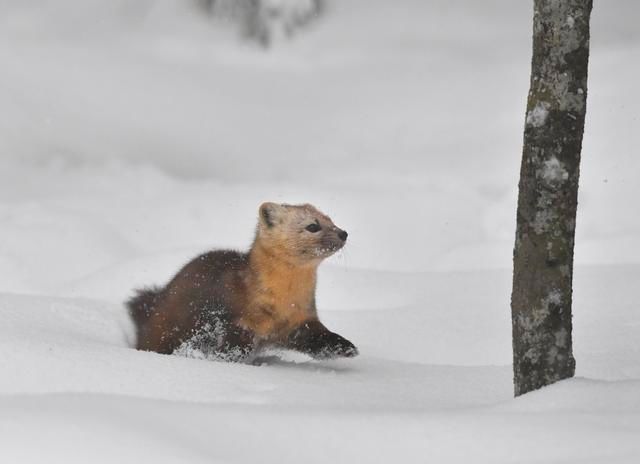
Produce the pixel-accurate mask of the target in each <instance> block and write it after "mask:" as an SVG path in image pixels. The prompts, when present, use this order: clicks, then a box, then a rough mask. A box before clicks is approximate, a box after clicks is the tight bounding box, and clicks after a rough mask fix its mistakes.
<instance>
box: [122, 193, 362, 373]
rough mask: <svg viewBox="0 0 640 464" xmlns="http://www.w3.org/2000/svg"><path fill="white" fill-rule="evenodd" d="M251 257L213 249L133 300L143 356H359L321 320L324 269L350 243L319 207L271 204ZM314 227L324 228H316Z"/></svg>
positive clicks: (261, 215) (261, 217)
mask: <svg viewBox="0 0 640 464" xmlns="http://www.w3.org/2000/svg"><path fill="white" fill-rule="evenodd" d="M258 218H259V220H258V226H257V228H256V237H255V240H254V242H253V245H252V246H251V249H250V250H249V252H247V253H241V252H237V251H230V250H216V251H210V252H208V253H205V254H203V255H200V256H198V257H196V258H195V259H193V260H192V261H191V262H189V263H188V264H187V265H186V266H184V267H183V268H182V269H181V270H180V271H179V272H178V273H177V274H176V276H175V277H174V278H173V279H171V281H170V282H169V283H168V284H167V285H166V286H165V287H162V288H159V287H154V288H146V289H142V290H138V291H137V294H136V295H135V296H134V297H133V298H131V299H130V300H129V301H128V302H127V306H128V308H129V312H130V314H131V317H132V319H133V321H134V323H135V325H136V329H137V343H136V347H137V348H138V349H140V350H147V351H156V352H158V353H165V354H170V353H173V352H174V351H175V350H176V349H178V348H180V347H182V346H188V347H189V348H193V349H198V350H201V351H202V352H204V353H205V354H208V355H213V356H215V357H217V358H219V359H223V360H228V361H247V360H249V359H251V358H252V357H253V356H254V355H255V354H256V353H257V351H258V350H260V349H262V348H265V347H268V346H277V347H282V348H288V349H293V350H297V351H301V352H303V353H307V354H309V355H310V356H313V357H315V358H335V357H353V356H356V355H357V354H358V350H357V349H356V347H355V346H354V345H353V344H352V343H351V342H350V341H348V340H347V339H345V338H343V337H342V336H340V335H338V334H336V333H333V332H331V331H329V330H328V329H327V328H326V327H325V326H324V325H323V324H322V323H321V322H320V320H319V319H318V315H317V308H316V299H315V291H316V281H317V268H318V266H319V265H320V263H321V262H322V261H323V260H324V259H325V258H327V257H329V256H331V255H332V254H334V253H335V252H336V251H338V250H339V249H341V248H342V247H343V246H344V244H345V243H346V239H347V233H346V231H344V230H342V229H340V228H338V227H337V226H336V225H335V224H334V223H333V222H332V221H331V219H330V218H329V217H328V216H326V215H324V214H323V213H321V212H320V211H318V210H317V209H316V208H315V207H313V206H311V205H308V204H305V205H286V204H276V203H264V204H263V205H261V206H260V210H259V214H258ZM310 224H317V225H319V226H320V228H319V229H318V228H317V227H309V225H310Z"/></svg>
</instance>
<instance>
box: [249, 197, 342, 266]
mask: <svg viewBox="0 0 640 464" xmlns="http://www.w3.org/2000/svg"><path fill="white" fill-rule="evenodd" d="M259 216H260V217H259V221H258V240H259V241H260V243H261V245H262V246H264V247H266V248H268V249H270V250H272V251H274V252H275V254H277V255H278V256H283V257H285V258H288V259H289V260H290V261H293V262H295V263H298V264H304V263H310V264H311V263H319V262H320V261H322V260H323V259H325V258H328V257H329V256H331V255H332V254H334V253H335V252H336V251H338V250H340V249H341V248H342V247H343V246H344V245H345V243H346V241H347V232H346V231H344V230H342V229H340V228H339V227H337V226H336V225H335V224H334V223H333V221H332V220H331V218H330V217H329V216H327V215H326V214H323V213H322V212H320V211H319V210H318V209H316V208H315V207H314V206H312V205H309V204H304V205H287V204H277V203H263V204H262V205H261V206H260V210H259Z"/></svg>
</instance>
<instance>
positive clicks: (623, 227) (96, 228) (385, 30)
mask: <svg viewBox="0 0 640 464" xmlns="http://www.w3.org/2000/svg"><path fill="white" fill-rule="evenodd" d="M529 3H530V2H528V1H527V2H525V1H523V2H512V1H508V0H489V1H484V2H476V1H471V0H465V1H463V0H457V1H444V0H438V1H431V2H424V1H419V0H401V1H395V2H389V1H386V2H383V1H382V0H375V1H374V0H366V1H365V0H349V1H347V0H341V1H334V2H330V3H329V5H330V8H329V10H328V11H327V14H326V16H325V17H324V18H322V19H320V20H319V21H317V22H315V23H314V25H313V27H312V28H311V29H310V30H308V31H307V32H305V33H303V34H300V35H299V36H297V37H296V38H295V40H294V41H292V42H290V43H281V44H278V46H277V47H276V48H274V49H273V50H271V51H269V52H266V53H265V52H264V51H262V50H259V49H258V48H256V47H252V46H250V45H247V44H243V43H241V42H239V41H238V39H237V38H236V37H235V35H234V33H233V31H232V28H231V26H229V25H224V24H220V23H213V24H212V23H211V22H210V21H209V20H207V19H206V18H204V17H202V16H201V15H200V14H199V13H198V12H197V11H196V10H194V9H192V8H191V7H189V6H188V3H186V2H175V1H171V0H137V1H136V2H135V5H134V2H131V1H130V0H128V1H127V0H117V1H111V2H107V1H104V0H84V1H80V0H77V1H71V0H67V2H65V3H64V7H61V6H60V5H61V4H60V3H59V2H54V1H46V0H38V1H31V2H18V1H4V2H1V1H0V61H1V62H2V63H3V66H2V72H0V107H1V108H2V110H1V111H0V292H2V293H0V316H1V317H2V324H0V353H2V354H1V355H0V461H2V462H11V463H13V462H42V460H43V459H46V460H47V462H64V463H73V462H82V463H86V462H114V461H117V462H140V461H141V460H142V461H147V460H153V461H154V462H158V463H160V462H180V463H182V462H253V461H256V460H258V459H260V460H261V461H264V462H280V463H281V462H298V461H300V460H304V461H308V462H319V463H320V462H321V463H324V462H327V461H328V460H331V461H333V462H354V461H356V462H396V461H398V462H465V463H466V462H487V463H492V464H495V463H502V462H518V463H523V462H545V463H547V462H576V463H583V462H602V463H616V462H620V463H635V462H638V460H640V444H638V441H637V436H639V435H640V337H639V336H638V335H639V332H640V311H638V292H637V282H638V281H639V280H640V216H639V215H638V214H636V211H635V210H636V209H637V208H634V200H635V199H636V198H638V197H639V194H640V183H638V182H637V179H638V178H639V177H640V161H639V160H638V159H637V156H636V155H637V153H638V147H640V140H639V139H638V137H639V136H638V134H639V131H638V130H637V126H638V116H637V111H636V108H637V107H638V106H639V105H638V103H640V102H638V99H639V97H638V93H637V91H636V89H635V87H636V86H637V82H639V81H640V75H639V72H640V66H638V63H637V56H638V53H639V52H640V34H638V32H637V28H636V24H635V23H636V22H637V21H636V18H637V14H638V12H639V9H638V6H637V5H635V2H634V1H632V0H625V1H623V0H616V1H610V2H599V3H597V4H596V7H595V10H594V14H593V36H592V56H591V67H590V89H589V102H588V106H589V109H588V121H587V128H586V133H585V141H584V152H583V165H582V174H581V192H580V207H579V218H578V227H577V231H578V237H577V244H576V260H577V262H578V264H579V266H578V267H577V269H576V275H575V292H574V322H575V329H574V330H575V332H574V347H575V355H576V359H577V364H578V366H577V375H578V377H577V378H576V379H572V380H570V381H566V382H562V383H561V384H557V385H554V386H552V387H550V388H546V389H544V390H542V391H539V392H535V393H532V394H529V395H526V396H525V397H522V398H519V399H517V400H513V399H512V387H511V368H510V357H511V351H510V334H511V328H510V320H509V295H510V272H509V267H510V259H511V250H512V242H513V232H514V225H515V194H516V183H517V175H518V168H519V166H518V164H519V160H520V150H521V147H520V145H521V143H522V135H521V134H522V129H523V125H524V123H525V114H524V109H525V97H526V91H527V88H528V72H529V59H530V23H531V18H530V15H531V11H530V9H531V7H530V4H529ZM266 200H270V201H283V202H293V203H295V202H311V203H314V204H316V205H317V206H318V207H320V208H321V209H323V210H324V211H326V212H327V213H329V214H330V215H331V216H332V218H333V219H334V220H335V222H336V223H337V224H338V225H340V226H342V227H344V228H345V229H347V230H348V231H349V243H348V245H347V247H346V248H345V250H344V252H341V253H340V254H339V255H338V256H337V257H335V258H332V259H331V260H330V261H329V262H328V263H326V264H325V265H323V266H322V267H321V273H320V284H319V289H318V303H319V307H320V315H321V318H322V319H323V320H324V321H325V322H326V323H327V325H328V326H329V327H331V328H332V329H334V330H336V331H338V332H340V333H344V335H345V336H347V337H348V338H350V339H352V340H353V341H354V342H355V343H356V344H357V345H358V346H359V348H360V351H361V353H362V354H361V356H360V357H358V358H356V359H354V360H345V361H334V362H313V361H310V360H308V359H306V358H305V357H303V356H299V355H293V354H290V353H284V354H279V357H278V356H269V357H266V358H265V359H264V360H263V364H262V365H261V366H244V365H234V364H222V363H214V362H207V361H202V360H197V359H189V358H185V357H178V356H161V355H156V354H153V353H142V352H137V351H135V350H132V349H131V348H130V343H131V338H132V330H131V326H130V322H129V320H128V317H127V316H126V314H125V312H124V309H123V307H122V301H123V300H124V299H125V298H126V297H127V296H128V295H130V294H131V290H132V288H133V287H135V286H139V285H145V284H151V283H162V282H164V281H166V280H167V279H168V278H169V277H170V276H171V274H172V273H173V272H175V271H176V270H177V268H178V267H179V266H180V265H181V264H183V263H184V262H185V261H187V260H188V259H190V258H191V257H192V256H193V255H195V254H196V253H199V252H201V251H203V250H206V249H208V248H211V247H233V248H238V249H244V248H246V247H247V246H248V245H249V244H250V242H251V239H252V235H253V230H254V227H255V220H256V214H257V207H258V205H259V204H260V203H261V202H262V201H266Z"/></svg>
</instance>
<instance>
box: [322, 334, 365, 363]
mask: <svg viewBox="0 0 640 464" xmlns="http://www.w3.org/2000/svg"><path fill="white" fill-rule="evenodd" d="M323 342H324V343H323V346H322V348H321V349H320V350H318V352H317V353H316V354H315V356H314V357H315V358H317V359H332V358H353V357H355V356H358V348H356V346H355V345H354V344H353V343H351V342H350V341H349V340H347V339H346V338H344V337H341V336H340V335H338V334H335V333H331V334H330V335H328V336H326V337H324V340H323Z"/></svg>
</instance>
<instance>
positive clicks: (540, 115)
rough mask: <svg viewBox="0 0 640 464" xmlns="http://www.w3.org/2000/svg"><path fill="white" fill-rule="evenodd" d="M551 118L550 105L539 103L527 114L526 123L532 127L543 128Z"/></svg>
mask: <svg viewBox="0 0 640 464" xmlns="http://www.w3.org/2000/svg"><path fill="white" fill-rule="evenodd" d="M547 116H549V104H548V103H545V102H539V103H537V104H536V106H534V107H533V109H532V110H531V111H529V112H527V118H526V123H527V125H529V126H532V127H542V126H544V123H545V122H546V121H547Z"/></svg>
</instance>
